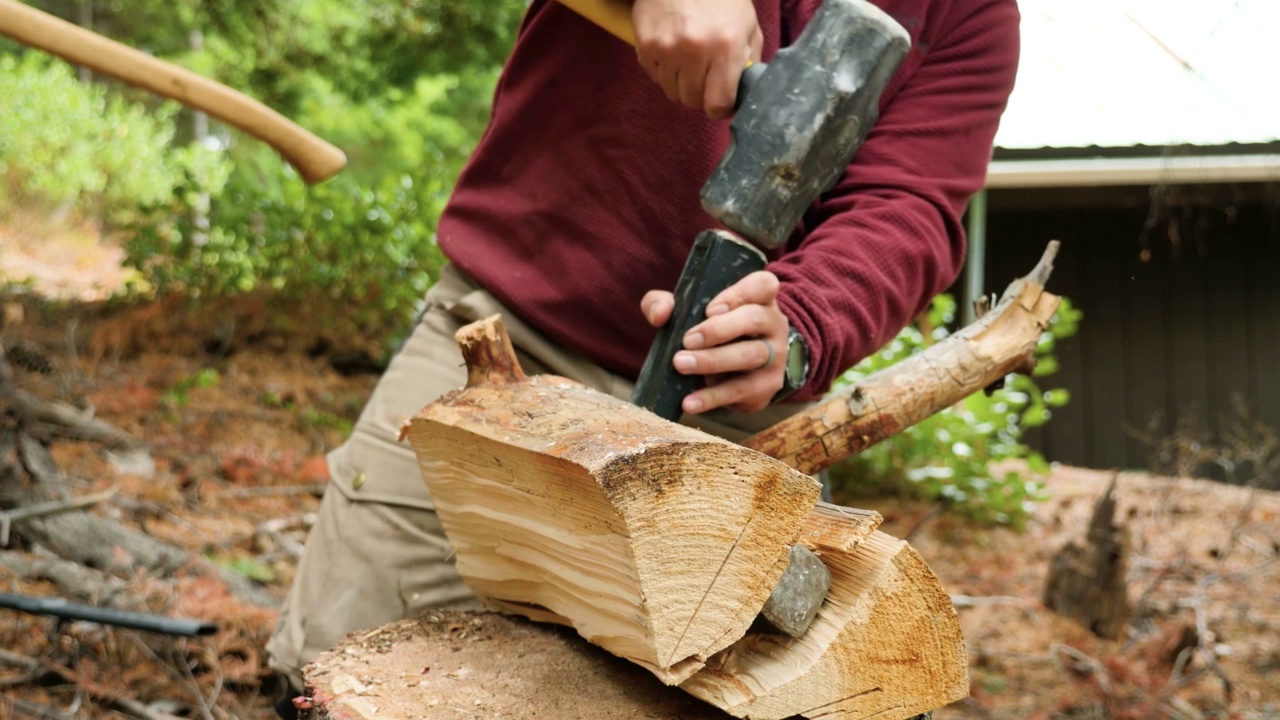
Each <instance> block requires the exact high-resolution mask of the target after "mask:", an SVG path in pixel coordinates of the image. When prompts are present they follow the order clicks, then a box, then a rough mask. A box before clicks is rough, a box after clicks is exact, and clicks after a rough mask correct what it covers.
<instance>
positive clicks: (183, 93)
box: [0, 0, 347, 183]
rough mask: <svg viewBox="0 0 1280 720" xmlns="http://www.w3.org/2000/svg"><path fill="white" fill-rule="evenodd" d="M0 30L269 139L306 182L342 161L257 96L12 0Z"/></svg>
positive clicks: (5, 0) (3, 2) (1, 11)
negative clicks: (250, 95) (249, 94)
mask: <svg viewBox="0 0 1280 720" xmlns="http://www.w3.org/2000/svg"><path fill="white" fill-rule="evenodd" d="M0 35H7V36H9V37H11V38H13V39H14V40H17V41H18V42H20V43H22V44H23V45H29V46H31V47H33V48H36V49H38V50H43V51H45V52H47V53H49V54H51V55H57V56H58V57H60V58H62V59H64V60H67V61H68V62H71V63H74V64H76V65H82V66H84V67H87V68H89V69H91V70H93V71H94V72H97V73H102V74H103V75H110V76H111V77H114V78H116V79H117V80H121V81H123V82H126V83H129V84H131V85H137V86H138V87H140V88H143V89H145V90H149V91H151V92H153V93H155V94H156V95H160V96H162V97H167V98H171V99H173V100H177V101H178V102H180V103H182V104H183V105H187V106H188V107H193V108H195V109H197V110H203V111H204V112H206V113H208V114H209V115H211V116H213V117H216V118H218V119H219V120H221V121H223V122H225V123H227V124H228V125H232V126H235V127H237V128H239V129H241V130H243V131H244V132H246V133H249V134H250V135H253V136H254V137H256V138H259V139H260V140H262V141H263V142H266V143H267V144H269V145H271V146H272V147H273V148H275V149H276V151H277V152H279V153H280V154H281V155H282V156H283V157H284V159H285V160H287V161H288V162H289V164H290V165H293V166H294V167H295V168H297V170H298V174H299V175H301V176H302V179H303V180H306V181H307V182H309V183H317V182H320V181H321V180H326V179H328V178H329V177H331V176H332V175H334V174H335V173H337V172H338V171H339V170H341V169H342V168H343V166H344V165H346V163H347V158H346V155H344V154H343V152H342V151H341V150H339V149H338V148H336V147H334V146H333V145H330V144H329V143H327V142H325V141H324V140H321V139H320V138H318V137H316V136H315V135H312V134H311V133H310V132H307V131H306V130H304V129H303V128H301V127H299V126H298V125H297V124H295V123H293V122H291V121H290V120H289V119H288V118H285V117H284V116H283V115H281V114H279V113H277V112H276V111H274V110H272V109H271V108H269V107H267V106H266V105H263V104H262V103H260V102H258V101H257V100H254V99H252V98H250V97H248V96H246V95H244V94H242V93H239V92H237V91H235V90H232V89H231V88H229V87H227V86H226V85H222V84H221V83H217V82H214V81H212V80H210V79H208V78H205V77H202V76H200V75H197V74H195V73H193V72H191V71H189V70H185V69H183V68H180V67H178V66H176V65H172V64H170V63H167V62H164V61H163V60H157V59H156V58H153V57H151V56H150V55H147V54H146V53H143V52H139V51H138V50H134V49H133V48H130V47H127V46H125V45H121V44H120V43H118V42H115V41H114V40H110V39H108V38H105V37H103V36H101V35H99V34H97V33H95V32H90V31H89V30H85V29H84V28H82V27H79V26H77V25H73V24H71V23H69V22H67V21H65V20H61V19H59V18H56V17H54V16H52V15H48V14H46V13H44V12H41V11H39V10H36V9H35V8H32V7H28V6H27V5H24V4H22V3H20V2H16V0H0Z"/></svg>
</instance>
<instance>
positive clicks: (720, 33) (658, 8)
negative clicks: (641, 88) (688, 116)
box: [631, 0, 764, 120]
mask: <svg viewBox="0 0 1280 720" xmlns="http://www.w3.org/2000/svg"><path fill="white" fill-rule="evenodd" d="M631 13H632V18H633V20H634V21H635V26H636V55H637V57H638V58H639V60H640V65H641V66H642V67H643V68H644V69H645V71H646V72H648V73H649V76H650V77H652V78H653V79H654V81H655V82H657V83H658V84H659V85H661V86H662V90H663V92H665V93H666V94H667V97H669V98H671V99H672V100H673V101H675V102H679V103H683V104H684V105H686V106H688V107H690V108H693V109H694V110H701V111H703V112H705V113H706V114H707V116H708V117H710V118H712V119H714V120H720V119H723V118H726V117H729V115H731V114H732V113H733V104H734V99H735V98H736V97H737V94H738V78H739V77H740V76H741V75H742V71H743V70H744V69H745V68H746V66H747V61H748V60H750V61H752V62H759V61H760V48H761V45H762V44H763V42H764V37H763V35H762V34H761V32H760V24H759V23H758V22H757V20H756V9H755V6H754V5H752V4H751V0H635V4H634V5H633V6H632V11H631Z"/></svg>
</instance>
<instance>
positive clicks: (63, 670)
mask: <svg viewBox="0 0 1280 720" xmlns="http://www.w3.org/2000/svg"><path fill="white" fill-rule="evenodd" d="M0 653H3V657H4V658H5V659H6V660H9V661H12V662H14V663H20V664H22V665H24V666H27V667H34V668H36V669H38V670H40V671H46V672H50V673H53V674H55V675H57V676H58V677H61V678H62V679H63V680H66V681H67V682H70V683H72V684H74V685H75V686H76V687H78V688H80V689H82V690H84V691H85V692H86V693H88V694H89V696H90V697H92V698H93V699H95V700H97V701H98V702H100V703H102V704H103V705H106V706H107V707H110V708H113V709H115V710H118V711H119V712H122V713H125V714H127V715H131V716H133V717H136V718H139V719H140V720H180V718H178V716H176V715H170V714H169V713H165V712H159V711H156V710H152V709H151V708H149V707H147V706H146V705H144V704H142V703H140V702H138V701H137V700H133V699H132V698H127V697H122V696H120V695H119V694H118V693H117V691H115V690H113V689H110V688H105V687H102V686H101V685H99V684H98V683H96V682H93V681H90V680H87V679H85V678H82V677H79V676H78V675H77V674H76V673H75V671H73V670H71V669H70V668H67V667H64V666H62V665H59V664H57V663H53V662H47V661H43V660H38V659H36V658H33V657H28V656H25V655H21V654H19V653H14V652H10V651H7V650H2V651H0Z"/></svg>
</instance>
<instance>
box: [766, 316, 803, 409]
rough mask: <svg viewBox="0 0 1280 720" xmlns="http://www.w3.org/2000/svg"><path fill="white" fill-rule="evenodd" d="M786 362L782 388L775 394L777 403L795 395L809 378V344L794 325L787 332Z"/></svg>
mask: <svg viewBox="0 0 1280 720" xmlns="http://www.w3.org/2000/svg"><path fill="white" fill-rule="evenodd" d="M786 363H787V364H786V372H785V373H784V375H783V379H782V389H781V390H779V391H778V392H777V394H776V395H774V396H773V400H772V402H775V403H776V402H781V401H783V400H785V399H787V398H788V397H791V396H792V395H794V394H795V392H796V391H797V390H799V389H800V388H802V387H804V384H805V382H806V381H807V380H808V379H809V344H808V343H807V342H805V340H804V336H803V335H801V334H800V331H799V330H796V329H795V328H794V327H793V328H791V332H789V333H788V334H787V356H786Z"/></svg>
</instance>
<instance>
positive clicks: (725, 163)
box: [702, 0, 911, 249]
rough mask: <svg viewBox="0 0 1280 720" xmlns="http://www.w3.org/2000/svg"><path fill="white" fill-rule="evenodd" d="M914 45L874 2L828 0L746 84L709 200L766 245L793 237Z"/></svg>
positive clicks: (723, 218) (707, 190) (706, 204)
mask: <svg viewBox="0 0 1280 720" xmlns="http://www.w3.org/2000/svg"><path fill="white" fill-rule="evenodd" d="M910 48H911V37H910V36H909V35H908V34H907V31H906V30H904V29H903V28H902V26H901V25H899V24H898V23H897V22H896V21H894V19H893V18H891V17H889V16H888V15H887V14H885V12H884V11H882V10H880V9H879V8H877V7H875V6H874V5H872V4H871V3H869V2H867V1H866V0H826V1H825V2H824V3H823V4H822V6H821V7H820V8H818V11H817V12H816V13H814V16H813V18H812V19H811V20H810V21H809V24H808V25H806V26H805V29H804V31H803V32H801V33H800V37H799V38H797V39H796V41H795V43H794V44H792V45H791V46H790V47H787V48H785V49H783V50H779V51H778V53H777V55H775V56H774V58H773V59H772V60H770V61H769V63H768V65H767V66H766V67H765V68H764V70H763V72H762V73H760V75H759V77H758V78H756V79H755V81H754V83H747V84H749V85H751V87H750V89H749V90H748V91H747V93H746V97H745V98H743V99H742V100H741V104H740V106H739V107H738V110H737V113H736V114H735V115H734V118H733V122H732V123H730V126H729V131H730V135H731V140H730V145H729V149H728V150H727V151H726V152H725V155H724V157H723V158H721V160H720V164H719V165H718V166H717V167H716V169H715V171H714V172H712V174H711V177H710V179H708V180H707V183H706V185H704V186H703V188H702V207H703V208H704V209H705V210H706V211H707V212H708V213H710V214H711V215H712V216H713V217H715V218H716V219H718V220H719V221H720V222H722V223H724V224H725V226H726V227H728V228H729V229H731V230H733V231H735V232H737V233H739V234H741V235H742V236H743V237H745V238H747V239H748V240H751V241H752V242H754V243H755V244H757V245H759V246H761V247H764V248H769V249H772V248H776V247H778V246H780V245H782V244H783V243H785V242H786V241H787V238H788V237H789V236H790V235H791V232H792V231H793V230H794V229H795V226H796V224H797V223H798V222H799V221H800V217H801V216H802V215H803V214H804V212H805V210H806V209H807V208H808V207H809V205H810V204H811V203H812V202H813V200H814V198H816V197H817V196H818V194H819V193H821V192H824V191H825V190H827V189H828V188H830V187H831V186H832V185H833V184H835V182H836V181H837V180H838V179H839V177H840V175H841V173H842V172H843V171H844V169H845V167H846V166H848V164H849V162H850V160H852V159H853V156H854V154H855V153H856V152H857V151H858V148H859V147H860V146H861V145H862V141H863V140H865V139H866V137H867V133H868V132H869V131H870V130H871V126H872V125H873V124H875V121H876V119H877V117H878V115H879V102H880V94H881V93H882V92H883V91H884V88H885V86H886V85H888V83H889V79H890V78H891V77H892V76H893V73H894V71H896V70H897V69H898V65H899V64H901V62H902V60H903V58H905V57H906V55H907V52H908V51H909V50H910ZM748 72H751V70H748ZM757 72H758V71H757Z"/></svg>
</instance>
